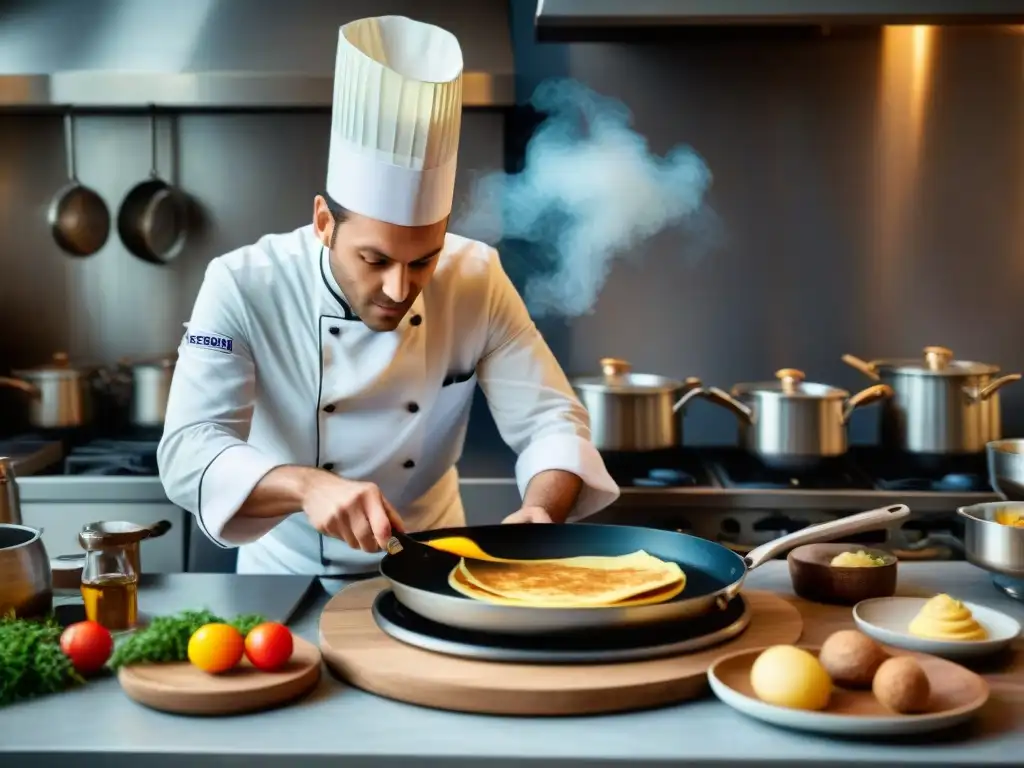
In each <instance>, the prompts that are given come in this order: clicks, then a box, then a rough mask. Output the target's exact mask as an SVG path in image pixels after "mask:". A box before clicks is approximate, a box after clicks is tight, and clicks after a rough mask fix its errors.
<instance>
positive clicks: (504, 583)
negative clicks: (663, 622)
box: [448, 550, 686, 608]
mask: <svg viewBox="0 0 1024 768" xmlns="http://www.w3.org/2000/svg"><path fill="white" fill-rule="evenodd" d="M448 584H449V585H450V586H451V588H452V589H454V590H455V591H457V592H459V593H460V594H463V595H465V596H466V597H470V598H472V599H475V600H481V601H484V602H492V603H496V604H499V605H519V606H529V607H536V608H600V607H612V606H615V607H624V606H627V605H650V604H653V603H659V602H664V601H665V600H670V599H671V598H673V597H675V596H676V595H678V594H679V593H680V592H682V591H683V589H684V588H685V586H686V575H685V574H684V573H683V571H682V569H681V568H680V567H679V566H678V565H677V564H676V563H671V562H665V561H664V560H660V559H658V558H656V557H654V556H652V555H649V554H648V553H647V552H644V551H643V550H640V551H637V552H633V553H632V554H629V555H620V556H617V557H597V556H584V557H569V558H562V559H555V560H519V561H508V560H505V561H500V562H482V561H478V560H471V561H469V562H467V561H466V560H465V559H462V560H460V561H459V564H458V566H457V567H456V568H455V569H454V570H453V571H452V573H451V574H450V575H449V577H448Z"/></svg>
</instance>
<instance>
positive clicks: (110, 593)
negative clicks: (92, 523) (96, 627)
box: [78, 530, 139, 631]
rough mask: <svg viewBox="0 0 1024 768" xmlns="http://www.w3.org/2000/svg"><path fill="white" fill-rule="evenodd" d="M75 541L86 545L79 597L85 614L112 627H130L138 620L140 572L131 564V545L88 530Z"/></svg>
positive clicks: (120, 628)
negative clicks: (82, 602) (80, 594)
mask: <svg viewBox="0 0 1024 768" xmlns="http://www.w3.org/2000/svg"><path fill="white" fill-rule="evenodd" d="M78 541H79V543H80V544H81V545H82V548H83V549H85V565H84V566H83V568H82V599H83V600H84V602H85V616H86V618H87V619H89V621H95V622H97V623H99V624H102V625H103V626H104V627H106V628H107V629H109V630H111V631H116V630H123V629H131V628H132V627H134V626H135V623H136V621H137V620H138V613H139V574H138V573H136V571H135V567H134V565H133V564H132V558H131V556H130V553H129V548H130V545H128V544H124V543H121V542H118V541H116V540H112V537H108V536H104V535H103V534H101V533H97V532H94V531H88V530H86V531H82V533H81V534H79V536H78ZM136 546H137V545H136Z"/></svg>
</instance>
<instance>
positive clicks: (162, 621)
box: [107, 610, 266, 669]
mask: <svg viewBox="0 0 1024 768" xmlns="http://www.w3.org/2000/svg"><path fill="white" fill-rule="evenodd" d="M264 621H266V619H264V618H263V617H262V616H256V615H245V616H237V617H236V618H235V619H233V620H231V621H227V620H225V619H222V618H220V617H219V616H217V615H215V614H213V613H211V612H210V611H206V610H202V611H182V612H181V613H179V614H176V615H174V616H160V617H158V618H155V619H153V621H152V622H151V623H150V624H149V626H147V627H144V628H142V629H140V630H138V631H137V632H135V633H133V634H132V635H130V636H129V637H128V638H127V639H126V640H125V641H124V642H123V643H120V644H118V646H117V647H116V648H115V649H114V653H113V655H112V656H111V657H110V661H109V662H107V664H108V665H109V666H110V667H111V669H120V668H121V667H124V666H128V665H131V664H158V663H164V662H171V661H188V641H189V638H191V637H192V635H193V634H195V632H196V630H197V629H199V628H200V627H201V626H203V625H204V624H230V625H231V626H233V627H234V628H235V629H237V630H238V631H239V632H240V633H241V634H242V635H243V636H245V635H247V634H249V630H251V629H252V628H253V627H255V626H256V625H257V624H262V623H263V622H264Z"/></svg>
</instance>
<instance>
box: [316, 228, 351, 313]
mask: <svg viewBox="0 0 1024 768" xmlns="http://www.w3.org/2000/svg"><path fill="white" fill-rule="evenodd" d="M320 278H321V279H322V280H323V281H324V285H325V286H326V288H327V290H328V291H329V292H330V294H331V296H333V297H334V300H335V301H337V302H338V304H340V305H341V308H342V309H343V310H344V312H345V317H344V319H345V320H358V319H359V316H358V315H357V314H356V313H355V312H353V311H352V308H351V307H350V306H349V305H348V302H347V301H345V298H344V297H343V296H342V295H341V294H340V293H339V292H338V291H336V290H335V289H334V286H333V285H331V281H330V280H329V279H328V278H327V270H326V269H324V247H323V246H322V245H321V246H320Z"/></svg>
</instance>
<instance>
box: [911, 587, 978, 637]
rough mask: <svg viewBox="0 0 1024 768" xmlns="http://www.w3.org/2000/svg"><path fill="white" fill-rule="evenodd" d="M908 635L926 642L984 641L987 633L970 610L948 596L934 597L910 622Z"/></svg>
mask: <svg viewBox="0 0 1024 768" xmlns="http://www.w3.org/2000/svg"><path fill="white" fill-rule="evenodd" d="M908 629H909V631H910V634H912V635H916V636H917V637H923V638H925V639H928V640H984V639H986V638H987V637H988V632H986V631H985V628H984V627H983V626H981V624H979V623H978V620H977V619H975V618H974V614H972V613H971V609H970V608H968V607H967V606H966V605H964V604H963V603H962V602H961V601H959V600H956V599H955V598H952V597H950V596H949V595H936V596H935V597H933V598H932V599H931V600H929V601H928V602H927V603H925V604H924V606H923V607H922V608H921V610H920V612H919V613H918V614H917V616H916V617H914V620H913V621H912V622H910V627H909V628H908Z"/></svg>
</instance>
